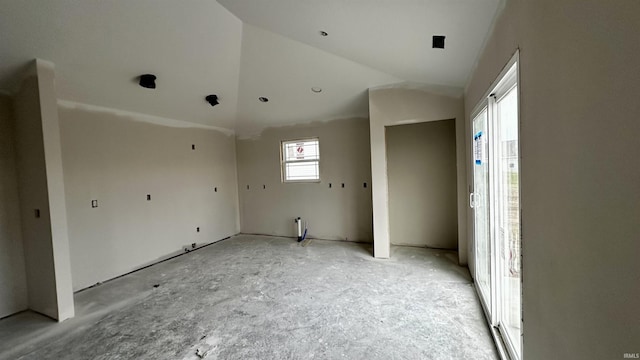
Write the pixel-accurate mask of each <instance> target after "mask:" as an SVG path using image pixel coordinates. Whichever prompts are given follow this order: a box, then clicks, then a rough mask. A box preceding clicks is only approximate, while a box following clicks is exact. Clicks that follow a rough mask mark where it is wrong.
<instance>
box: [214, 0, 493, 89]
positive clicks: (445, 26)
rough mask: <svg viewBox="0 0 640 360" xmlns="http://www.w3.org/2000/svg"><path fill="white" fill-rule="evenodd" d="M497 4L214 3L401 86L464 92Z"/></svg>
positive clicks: (482, 0)
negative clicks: (435, 42) (440, 41)
mask: <svg viewBox="0 0 640 360" xmlns="http://www.w3.org/2000/svg"><path fill="white" fill-rule="evenodd" d="M500 1H501V0H323V1H300V0H269V1H263V0H218V2H220V3H221V4H222V5H224V6H225V7H226V8H227V9H229V10H230V11H231V12H232V13H234V14H235V15H237V16H238V17H239V18H240V19H241V20H242V21H243V22H244V23H248V24H252V25H254V26H257V27H260V28H263V29H266V30H269V31H272V32H275V33H278V34H281V35H283V36H286V37H288V38H291V39H294V40H298V41H300V42H303V43H306V44H308V45H311V46H313V47H317V48H319V49H322V50H325V51H328V52H330V53H333V54H336V55H339V56H342V57H344V58H347V59H350V60H352V61H355V62H358V63H361V64H363V65H366V66H369V67H372V68H375V69H378V70H380V71H383V72H386V73H388V74H392V75H394V76H396V77H398V78H401V79H403V80H406V81H412V82H421V83H427V84H437V85H447V86H456V87H464V86H465V85H466V82H467V79H468V77H469V74H470V73H471V71H472V67H473V66H474V63H475V61H476V58H477V56H478V53H479V52H480V50H481V48H482V46H483V43H484V40H485V38H486V36H487V33H488V31H489V29H490V26H491V23H492V21H493V19H494V16H495V14H496V12H497V10H498V6H499V4H500ZM320 31H326V32H327V33H328V36H326V37H323V36H321V35H320V34H319V32H320ZM433 35H445V36H446V48H445V49H444V50H442V49H432V47H431V45H432V44H431V40H432V36H433Z"/></svg>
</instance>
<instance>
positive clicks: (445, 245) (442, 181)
mask: <svg viewBox="0 0 640 360" xmlns="http://www.w3.org/2000/svg"><path fill="white" fill-rule="evenodd" d="M386 143H387V173H388V179H389V235H390V239H391V244H395V245H410V246H426V247H432V248H440V249H454V250H455V249H458V216H457V204H456V200H457V195H456V176H457V173H456V124H455V120H442V121H431V122H424V123H419V124H410V125H397V126H388V127H387V128H386Z"/></svg>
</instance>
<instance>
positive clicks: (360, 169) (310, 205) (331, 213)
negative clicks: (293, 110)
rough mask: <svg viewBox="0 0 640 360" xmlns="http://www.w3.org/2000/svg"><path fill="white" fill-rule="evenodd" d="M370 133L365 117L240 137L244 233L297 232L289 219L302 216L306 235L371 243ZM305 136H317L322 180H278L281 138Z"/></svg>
mask: <svg viewBox="0 0 640 360" xmlns="http://www.w3.org/2000/svg"><path fill="white" fill-rule="evenodd" d="M368 133H369V122H368V120H367V119H365V118H354V119H345V120H335V121H330V122H326V123H320V122H318V123H312V124H308V125H295V126H286V127H278V128H269V129H267V130H265V131H263V132H262V134H261V135H260V137H258V138H254V139H238V140H237V142H236V144H237V145H236V146H237V149H238V150H237V152H238V182H239V188H240V190H239V192H240V207H241V214H242V215H241V219H242V221H241V223H242V232H243V233H253V234H267V235H281V236H296V233H295V231H294V230H295V228H294V221H293V219H294V218H295V217H298V216H300V217H302V218H303V220H305V221H307V222H308V226H309V236H310V237H314V238H321V239H332V240H354V241H366V242H369V241H371V239H372V224H371V221H372V215H371V167H370V158H369V136H368ZM306 137H318V138H319V139H320V180H321V182H319V183H282V181H281V172H280V142H281V141H283V140H293V139H301V138H306ZM329 183H331V185H332V187H331V188H329ZM343 183H344V185H345V187H344V188H343V187H342V184H343ZM364 183H366V187H364ZM247 186H248V187H249V188H248V189H247Z"/></svg>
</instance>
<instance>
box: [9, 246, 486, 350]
mask: <svg viewBox="0 0 640 360" xmlns="http://www.w3.org/2000/svg"><path fill="white" fill-rule="evenodd" d="M456 258H457V255H456V253H455V252H451V251H439V250H428V249H421V248H411V247H394V248H393V249H392V258H391V259H390V260H376V259H374V258H372V257H371V246H370V245H364V244H356V243H345V242H333V241H320V240H313V241H312V242H311V244H309V245H308V246H306V247H301V246H299V244H298V243H297V242H296V241H295V240H292V239H285V238H276V237H263V236H247V235H240V236H236V237H233V238H231V239H229V240H225V241H222V242H219V243H216V244H213V245H211V246H208V247H205V248H202V249H200V250H198V251H194V252H192V253H189V254H186V255H184V256H180V257H178V258H175V259H172V260H169V261H166V262H163V263H161V264H158V265H154V266H152V267H150V268H147V269H144V270H141V271H138V272H136V273H133V274H130V275H127V276H124V277H121V278H119V279H116V280H113V281H110V282H107V283H105V284H103V285H101V286H98V287H94V288H91V289H88V290H85V291H82V292H80V293H78V294H76V295H75V301H76V317H75V318H74V319H71V320H67V321H65V322H63V323H61V324H57V323H54V322H53V321H51V320H47V319H46V318H44V317H41V316H39V315H37V314H33V313H29V312H25V313H21V314H18V315H16V316H12V317H9V318H6V319H3V320H2V321H0V339H1V341H0V358H2V359H38V360H45V359H74V360H76V359H199V357H198V355H196V353H197V352H199V353H201V354H202V353H205V352H206V354H205V355H204V357H205V358H206V359H302V358H304V359H313V358H319V359H497V353H496V351H495V347H494V345H493V342H492V339H491V336H490V334H489V330H488V327H487V323H486V322H485V319H484V317H483V314H482V311H481V308H480V304H479V302H478V299H477V296H476V293H475V291H474V288H473V286H472V283H471V280H470V277H469V273H468V270H467V269H466V268H462V267H459V266H457V265H456ZM154 285H159V286H158V287H154Z"/></svg>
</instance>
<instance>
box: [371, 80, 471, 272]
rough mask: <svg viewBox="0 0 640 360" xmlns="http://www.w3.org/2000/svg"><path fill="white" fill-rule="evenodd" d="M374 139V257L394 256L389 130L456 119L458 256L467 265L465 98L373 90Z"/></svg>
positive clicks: (401, 89) (393, 89)
mask: <svg viewBox="0 0 640 360" xmlns="http://www.w3.org/2000/svg"><path fill="white" fill-rule="evenodd" d="M369 114H370V137H371V175H372V182H373V184H372V185H373V188H372V203H373V220H374V221H373V224H374V228H373V231H374V255H375V257H377V258H388V257H389V256H390V245H391V242H390V238H389V206H388V203H389V199H388V184H387V181H388V179H387V174H388V171H387V154H386V148H387V147H386V145H385V127H386V126H392V125H400V124H409V123H420V122H428V121H438V120H446V119H455V123H456V168H457V170H458V171H457V182H456V188H457V189H456V190H457V205H458V234H457V239H458V257H459V262H460V264H466V262H467V239H466V236H465V234H466V231H467V230H466V223H467V222H466V221H467V220H466V212H465V205H464V204H465V203H466V199H467V189H466V176H465V171H464V169H465V163H466V159H465V153H466V150H465V141H464V103H463V99H462V98H455V97H450V96H446V95H439V94H436V93H433V92H430V91H423V90H421V89H410V88H404V87H387V88H380V89H372V90H369Z"/></svg>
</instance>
